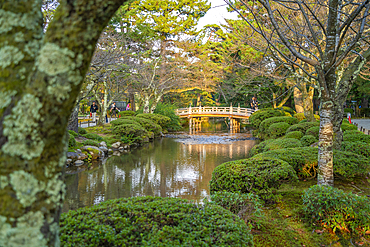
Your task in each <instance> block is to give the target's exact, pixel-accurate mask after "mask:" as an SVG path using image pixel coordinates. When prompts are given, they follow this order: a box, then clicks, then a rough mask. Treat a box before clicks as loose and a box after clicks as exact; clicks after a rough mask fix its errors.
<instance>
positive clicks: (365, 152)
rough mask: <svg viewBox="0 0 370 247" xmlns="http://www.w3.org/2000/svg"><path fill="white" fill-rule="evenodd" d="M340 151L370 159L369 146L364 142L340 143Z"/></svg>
mask: <svg viewBox="0 0 370 247" xmlns="http://www.w3.org/2000/svg"><path fill="white" fill-rule="evenodd" d="M342 150H343V151H347V152H352V153H355V154H360V155H362V156H365V157H366V158H370V145H369V144H368V143H366V142H342Z"/></svg>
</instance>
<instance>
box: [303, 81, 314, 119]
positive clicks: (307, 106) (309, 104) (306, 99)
mask: <svg viewBox="0 0 370 247" xmlns="http://www.w3.org/2000/svg"><path fill="white" fill-rule="evenodd" d="M302 91H303V93H302V98H303V111H304V116H305V118H306V119H307V121H308V122H315V121H316V119H315V116H314V114H313V94H314V92H315V89H314V88H313V87H309V89H308V91H307V88H306V86H304V88H303V90H302Z"/></svg>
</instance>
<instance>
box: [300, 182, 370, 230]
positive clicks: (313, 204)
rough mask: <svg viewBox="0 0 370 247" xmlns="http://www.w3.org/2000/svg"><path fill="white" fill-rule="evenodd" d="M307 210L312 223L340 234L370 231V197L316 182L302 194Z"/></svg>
mask: <svg viewBox="0 0 370 247" xmlns="http://www.w3.org/2000/svg"><path fill="white" fill-rule="evenodd" d="M302 201H303V212H304V214H305V216H306V219H307V220H309V221H310V222H311V223H316V224H319V225H322V226H323V227H324V228H326V229H329V230H330V231H332V232H334V233H336V232H341V233H342V234H346V233H357V234H364V233H365V231H367V230H370V200H369V199H368V198H366V197H365V196H358V195H356V194H352V193H345V192H344V191H342V190H340V189H337V188H333V187H330V186H325V185H314V186H312V187H311V188H309V189H308V190H306V191H305V193H304V194H303V195H302Z"/></svg>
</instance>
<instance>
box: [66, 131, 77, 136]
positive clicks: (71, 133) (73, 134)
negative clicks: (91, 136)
mask: <svg viewBox="0 0 370 247" xmlns="http://www.w3.org/2000/svg"><path fill="white" fill-rule="evenodd" d="M68 133H69V134H70V135H72V136H73V137H77V136H78V134H77V133H76V132H74V131H73V130H68Z"/></svg>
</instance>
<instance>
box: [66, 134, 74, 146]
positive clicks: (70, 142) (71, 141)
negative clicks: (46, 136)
mask: <svg viewBox="0 0 370 247" xmlns="http://www.w3.org/2000/svg"><path fill="white" fill-rule="evenodd" d="M75 133H76V132H75ZM74 146H76V139H75V137H74V136H73V135H71V134H69V133H68V147H74Z"/></svg>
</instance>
